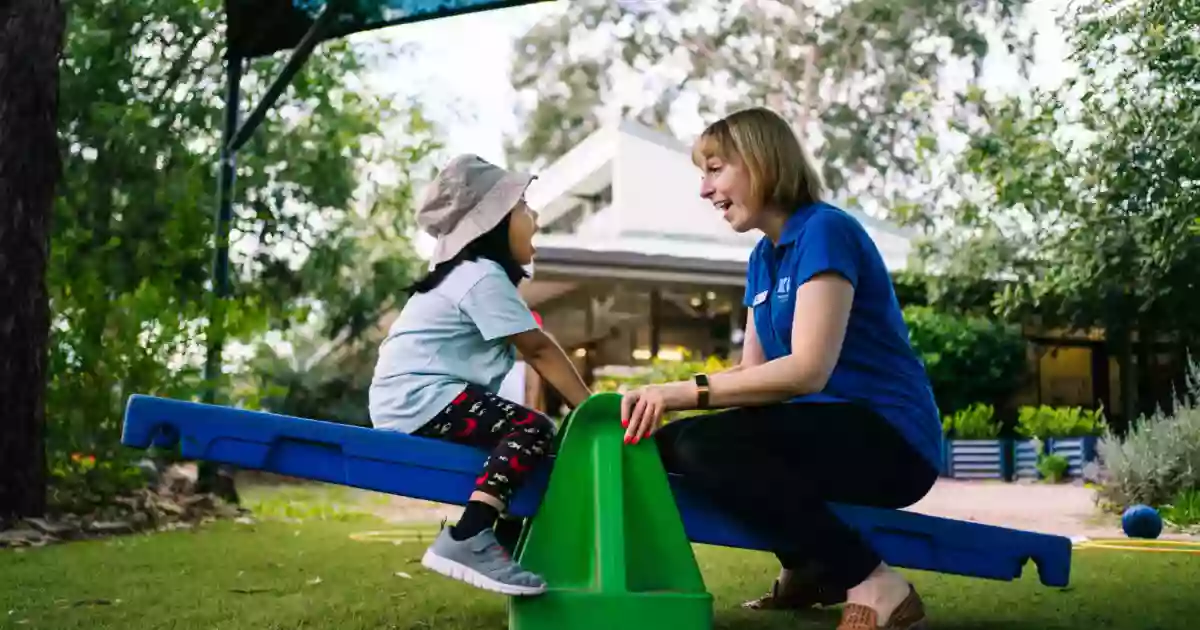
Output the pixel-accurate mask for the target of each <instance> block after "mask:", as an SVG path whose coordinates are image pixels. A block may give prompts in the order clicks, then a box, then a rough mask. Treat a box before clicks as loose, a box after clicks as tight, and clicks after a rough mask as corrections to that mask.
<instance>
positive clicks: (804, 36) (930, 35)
mask: <svg viewBox="0 0 1200 630" xmlns="http://www.w3.org/2000/svg"><path fill="white" fill-rule="evenodd" d="M1023 5H1024V0H972V1H970V2H926V1H924V0H857V1H854V2H844V3H837V4H836V5H835V6H833V7H829V6H826V5H822V4H821V3H816V2H787V3H777V2H766V1H761V2H759V1H755V2H736V3H731V2H724V1H721V0H696V1H684V0H671V1H669V2H666V1H664V2H641V3H635V2H609V1H607V0H580V1H578V2H571V3H569V4H568V5H567V6H566V7H565V8H564V11H563V13H562V14H561V15H560V16H557V17H552V18H548V19H546V20H545V21H543V22H542V23H539V24H537V25H536V26H534V27H533V28H532V29H531V30H530V31H529V32H528V34H526V35H525V36H524V37H522V38H521V39H520V40H519V41H518V42H517V43H516V56H515V61H514V65H513V68H512V72H511V75H512V83H513V85H514V87H515V88H516V89H517V90H518V92H519V93H521V94H522V96H523V97H525V99H526V100H527V101H528V102H530V103H531V104H528V105H524V106H522V107H521V108H519V110H518V116H519V118H520V119H521V121H522V127H523V133H522V135H521V137H520V138H519V139H518V140H511V139H510V140H509V141H508V150H509V153H510V158H511V159H512V160H513V161H514V163H518V164H532V165H538V164H545V163H547V162H549V161H552V160H554V159H555V158H557V157H559V156H561V155H562V154H564V153H565V152H566V151H568V150H569V149H570V148H571V147H573V146H574V145H576V144H578V143H579V142H580V141H581V140H582V139H583V138H584V137H585V136H586V135H588V134H590V133H591V132H592V131H594V130H595V129H597V128H598V127H599V126H601V124H602V123H603V122H605V121H609V120H612V119H613V118H614V117H616V116H621V117H625V116H633V117H635V118H637V119H639V120H641V121H642V122H644V123H646V124H648V125H649V126H651V127H655V128H665V127H669V119H670V117H671V116H672V115H673V114H678V115H692V114H693V113H695V114H699V115H700V116H702V117H703V118H705V119H711V118H714V117H715V116H718V115H720V114H722V113H726V112H727V111H730V110H732V109H734V108H737V107H741V106H744V105H766V106H770V107H772V108H774V109H776V110H777V111H779V112H781V113H782V114H783V115H784V116H785V117H786V118H788V119H789V120H791V121H792V122H793V123H795V124H796V125H797V126H798V127H800V128H801V129H802V130H803V131H804V132H805V133H806V134H807V135H808V136H809V139H808V141H809V143H810V144H811V146H812V149H813V150H814V151H817V152H819V154H820V157H821V159H822V160H823V163H824V172H825V177H826V178H827V180H828V182H829V183H830V185H831V186H832V187H833V188H835V189H843V190H847V191H849V192H851V193H854V192H867V191H869V192H870V193H871V194H872V195H873V196H875V197H878V198H880V199H883V198H888V197H895V198H897V199H904V198H906V195H907V192H906V188H907V185H908V184H907V181H906V179H907V174H909V173H912V172H914V170H915V169H916V168H917V166H918V163H919V161H920V160H921V159H923V155H924V153H925V152H926V151H927V150H928V149H929V147H928V146H926V144H925V143H926V142H927V141H926V140H923V139H922V138H923V137H924V136H925V135H926V134H925V131H926V130H927V129H928V128H929V126H930V125H931V124H933V122H934V121H935V120H936V119H937V117H938V116H941V115H942V114H940V113H938V109H937V108H932V107H926V103H925V102H924V101H922V100H921V99H915V98H913V95H914V94H926V95H933V96H934V97H935V100H938V101H939V102H941V104H942V105H943V106H944V107H946V108H949V109H948V110H947V111H950V112H951V114H950V115H953V100H952V99H950V98H949V95H948V94H947V93H946V92H945V91H942V90H941V89H940V88H939V87H938V86H937V83H938V80H939V72H941V71H942V70H943V69H945V68H946V67H947V64H949V63H951V62H965V63H964V64H963V65H965V66H966V67H970V68H973V70H974V73H978V72H979V71H980V68H981V64H982V61H983V58H984V56H985V55H986V54H987V51H988V43H987V39H986V34H987V32H988V30H989V29H990V28H993V26H996V27H998V29H999V31H1000V33H1001V34H1002V35H1003V36H1004V37H1005V38H1006V40H1007V42H1008V45H1009V46H1010V48H1012V49H1013V50H1018V49H1019V50H1021V51H1023V50H1024V49H1025V47H1026V46H1025V44H1024V42H1023V41H1022V40H1021V38H1020V37H1019V36H1018V34H1017V32H1016V31H1015V30H1014V29H1013V28H1012V27H1013V24H1014V20H1015V17H1016V16H1017V14H1018V10H1019V9H1020V8H1021V7H1022V6H1023ZM972 76H973V75H972ZM619 84H620V85H623V86H625V88H628V87H629V86H631V85H640V86H641V88H642V90H641V93H635V94H633V95H632V96H631V97H623V96H622V95H621V94H619V93H618V85H619ZM621 91H622V92H624V93H628V89H622V90H621ZM721 94H732V101H730V102H725V101H723V100H722V99H721V97H720V95H721ZM810 123H813V124H810ZM817 123H819V124H817ZM678 135H682V134H678ZM852 180H853V181H852ZM850 184H853V185H850ZM893 205H895V204H893Z"/></svg>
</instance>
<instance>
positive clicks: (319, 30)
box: [228, 5, 336, 151]
mask: <svg viewBox="0 0 1200 630" xmlns="http://www.w3.org/2000/svg"><path fill="white" fill-rule="evenodd" d="M335 15H336V12H335V10H334V9H333V7H332V5H325V7H324V8H323V9H321V13H320V14H319V15H318V16H317V19H316V20H315V21H314V22H313V24H312V26H310V27H309V28H308V32H307V33H305V34H304V37H303V38H302V39H301V40H300V43H299V44H297V45H296V48H295V50H293V51H292V55H291V57H288V60H287V63H286V64H284V66H283V70H281V71H280V72H279V76H277V77H275V80H274V81H272V82H271V86H270V87H268V88H267V93H266V94H264V95H263V97H262V100H261V101H259V103H258V105H257V106H256V107H255V108H254V111H251V112H250V115H249V116H247V117H246V121H245V122H243V123H242V126H241V127H239V128H238V130H237V133H235V134H234V135H233V139H232V140H230V141H228V145H229V147H230V148H231V149H232V150H233V151H237V150H238V149H240V148H242V146H243V145H245V144H246V142H247V141H248V140H250V136H252V135H254V130H255V129H258V126H259V125H260V124H262V121H263V118H266V116H267V112H268V111H270V109H271V108H272V107H274V106H275V102H276V101H278V100H279V96H280V95H281V94H283V91H284V90H285V89H287V86H288V84H289V83H291V82H292V79H293V78H294V77H295V76H296V73H297V72H299V71H300V68H302V67H304V62H306V61H308V58H309V57H310V56H312V51H313V49H314V48H316V46H317V44H319V43H320V42H321V41H322V40H323V39H324V38H325V34H326V32H327V31H328V30H329V26H330V25H331V24H333V20H334V16H335Z"/></svg>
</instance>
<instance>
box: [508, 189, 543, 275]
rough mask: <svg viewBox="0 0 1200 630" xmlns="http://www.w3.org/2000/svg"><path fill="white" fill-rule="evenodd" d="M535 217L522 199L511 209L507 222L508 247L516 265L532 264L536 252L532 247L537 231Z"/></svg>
mask: <svg viewBox="0 0 1200 630" xmlns="http://www.w3.org/2000/svg"><path fill="white" fill-rule="evenodd" d="M537 216H538V215H537V212H534V211H533V210H532V209H531V208H530V207H529V206H528V205H526V203H525V200H524V199H522V200H520V201H518V202H517V207H516V208H513V212H512V218H511V219H510V220H509V222H508V247H509V249H510V250H511V251H512V255H513V258H515V259H516V261H517V264H518V265H528V264H529V263H531V262H533V255H534V254H535V253H536V252H537V249H536V248H535V247H534V246H533V235H534V234H536V233H537V230H538V227H537Z"/></svg>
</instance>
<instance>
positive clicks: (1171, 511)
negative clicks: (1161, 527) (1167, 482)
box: [1159, 488, 1200, 527]
mask: <svg viewBox="0 0 1200 630" xmlns="http://www.w3.org/2000/svg"><path fill="white" fill-rule="evenodd" d="M1159 511H1160V512H1161V513H1162V517H1163V520H1165V521H1167V522H1169V523H1171V524H1173V525H1175V526H1177V527H1192V526H1195V525H1200V488H1186V489H1183V490H1180V491H1179V493H1178V494H1176V495H1175V498H1174V499H1172V500H1171V502H1170V503H1169V504H1167V505H1164V506H1162V507H1161V508H1160V510H1159Z"/></svg>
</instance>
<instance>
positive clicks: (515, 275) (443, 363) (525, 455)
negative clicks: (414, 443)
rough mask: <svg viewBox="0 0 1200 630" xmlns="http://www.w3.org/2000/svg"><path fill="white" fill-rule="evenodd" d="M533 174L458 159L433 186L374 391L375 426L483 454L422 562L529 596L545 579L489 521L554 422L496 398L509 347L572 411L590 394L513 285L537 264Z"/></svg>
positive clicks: (509, 361) (541, 450) (421, 212)
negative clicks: (454, 519)
mask: <svg viewBox="0 0 1200 630" xmlns="http://www.w3.org/2000/svg"><path fill="white" fill-rule="evenodd" d="M532 179H533V178H532V177H531V176H529V175H524V174H518V173H511V172H508V171H506V170H504V169H502V168H499V167H497V166H494V165H492V164H490V163H488V162H486V161H484V160H483V159H481V158H479V157H478V156H474V155H460V156H458V157H456V158H454V159H453V160H451V161H450V163H449V164H447V165H446V167H445V168H444V169H443V170H442V171H441V173H440V174H439V175H438V176H437V178H436V179H435V180H434V181H433V183H431V184H430V185H429V189H428V191H427V192H426V195H425V198H424V199H423V201H422V202H421V206H420V208H419V209H418V210H417V223H418V224H419V225H421V227H422V228H424V229H425V230H426V231H427V232H428V233H429V234H430V235H431V236H434V237H436V238H437V245H436V247H435V249H434V253H433V258H432V260H431V261H430V266H431V271H430V273H429V274H428V275H427V276H426V277H425V278H423V279H421V280H420V281H418V282H417V283H416V284H414V285H413V287H412V289H411V290H412V297H411V298H410V299H409V300H408V302H407V303H406V304H405V306H404V308H403V310H402V311H401V312H400V316H399V317H398V318H397V319H396V321H395V323H393V324H392V326H391V329H390V330H389V331H388V335H387V338H386V339H385V340H384V342H383V344H382V345H381V347H380V349H379V359H378V363H377V364H376V366H375V375H374V379H373V381H372V383H371V389H370V403H369V404H370V414H371V422H372V424H373V425H374V426H375V427H376V428H379V429H384V430H391V431H403V432H405V433H410V434H413V435H417V436H422V437H429V438H435V439H442V440H449V441H451V442H456V443H459V444H466V445H470V446H474V447H477V448H480V449H485V450H487V451H489V453H490V455H489V457H488V459H487V461H486V463H485V465H484V467H483V470H481V471H480V475H479V477H478V478H477V479H476V481H475V491H474V492H473V493H472V494H471V497H470V499H469V501H468V503H467V506H466V509H465V511H464V512H463V515H462V518H461V519H460V520H459V521H458V523H456V524H455V525H453V526H451V527H448V528H444V529H443V530H442V532H441V533H440V534H439V535H438V537H437V539H436V540H435V541H434V542H433V545H432V546H430V547H429V549H428V550H427V551H426V552H425V556H424V558H423V559H422V564H423V565H424V566H426V567H427V568H429V569H431V570H433V571H436V572H438V573H441V574H443V575H446V576H448V577H451V578H454V579H457V580H461V581H463V582H466V583H468V584H472V585H474V586H477V587H480V588H483V589H486V590H489V591H494V592H498V593H503V594H506V595H536V594H538V593H542V592H543V591H545V589H546V584H545V581H544V580H543V579H542V578H541V576H538V575H536V574H534V573H532V572H530V571H527V570H525V569H523V568H522V567H520V566H519V565H518V564H517V563H516V562H514V561H513V560H512V558H511V557H510V556H509V555H508V553H507V552H506V551H505V549H504V548H503V547H502V546H501V545H500V544H499V542H498V540H497V538H496V534H495V531H494V529H493V526H494V525H495V523H496V520H497V518H498V517H499V515H500V513H501V512H502V511H503V510H504V508H505V505H507V502H508V501H509V499H510V498H511V497H512V494H513V492H514V490H515V489H516V488H518V487H519V486H520V485H521V483H522V481H523V480H524V479H525V477H526V475H527V474H528V473H529V471H530V470H531V469H532V468H534V467H535V466H536V465H537V464H538V463H539V462H541V461H542V460H543V458H544V457H545V455H546V451H547V448H548V447H549V445H550V441H551V439H552V438H553V436H554V433H555V430H556V427H555V425H554V423H553V421H551V420H550V418H548V417H546V416H545V415H543V414H541V413H538V412H537V411H533V410H530V409H527V408H525V407H523V406H521V405H518V404H516V403H513V402H511V401H508V400H505V399H503V398H501V397H499V396H498V395H497V392H498V391H499V389H500V384H501V382H502V381H503V380H504V378H505V376H506V375H507V374H508V373H509V371H510V370H512V367H513V364H514V362H515V358H516V357H515V352H514V349H515V350H520V351H521V354H522V355H523V357H524V358H525V360H526V361H527V362H528V363H529V364H530V365H531V366H533V368H534V369H535V370H537V371H538V373H539V374H540V375H541V376H542V377H543V378H544V379H546V381H547V382H549V384H550V385H551V386H553V387H554V388H555V389H556V390H557V391H558V392H559V393H560V394H562V395H563V397H565V398H566V399H567V402H568V403H569V404H570V406H571V407H572V408H574V407H576V406H578V405H579V404H580V403H582V402H583V401H584V400H585V399H586V398H587V397H588V396H589V395H590V394H591V392H590V391H589V390H588V388H587V385H586V384H584V382H583V379H582V378H581V377H580V375H579V372H578V371H577V370H576V369H575V366H574V365H573V364H572V363H571V361H570V359H569V358H567V355H566V353H564V352H563V350H562V348H560V347H559V345H558V344H557V343H556V342H555V341H554V340H553V339H551V338H550V337H549V336H548V335H547V334H546V333H545V332H543V331H542V329H541V327H540V326H539V325H538V323H537V321H535V319H534V316H533V314H532V313H531V312H530V310H529V308H528V306H526V304H525V302H524V300H522V299H521V296H520V295H519V294H518V293H517V285H518V283H520V281H521V279H522V278H525V277H526V275H527V274H526V272H525V270H524V268H523V266H524V265H528V264H530V263H531V262H532V261H533V255H534V247H533V235H534V233H535V232H536V231H537V213H536V212H534V211H533V210H531V209H530V208H529V206H528V205H526V203H525V189H526V188H527V187H528V186H529V183H530V182H531V181H532Z"/></svg>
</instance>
